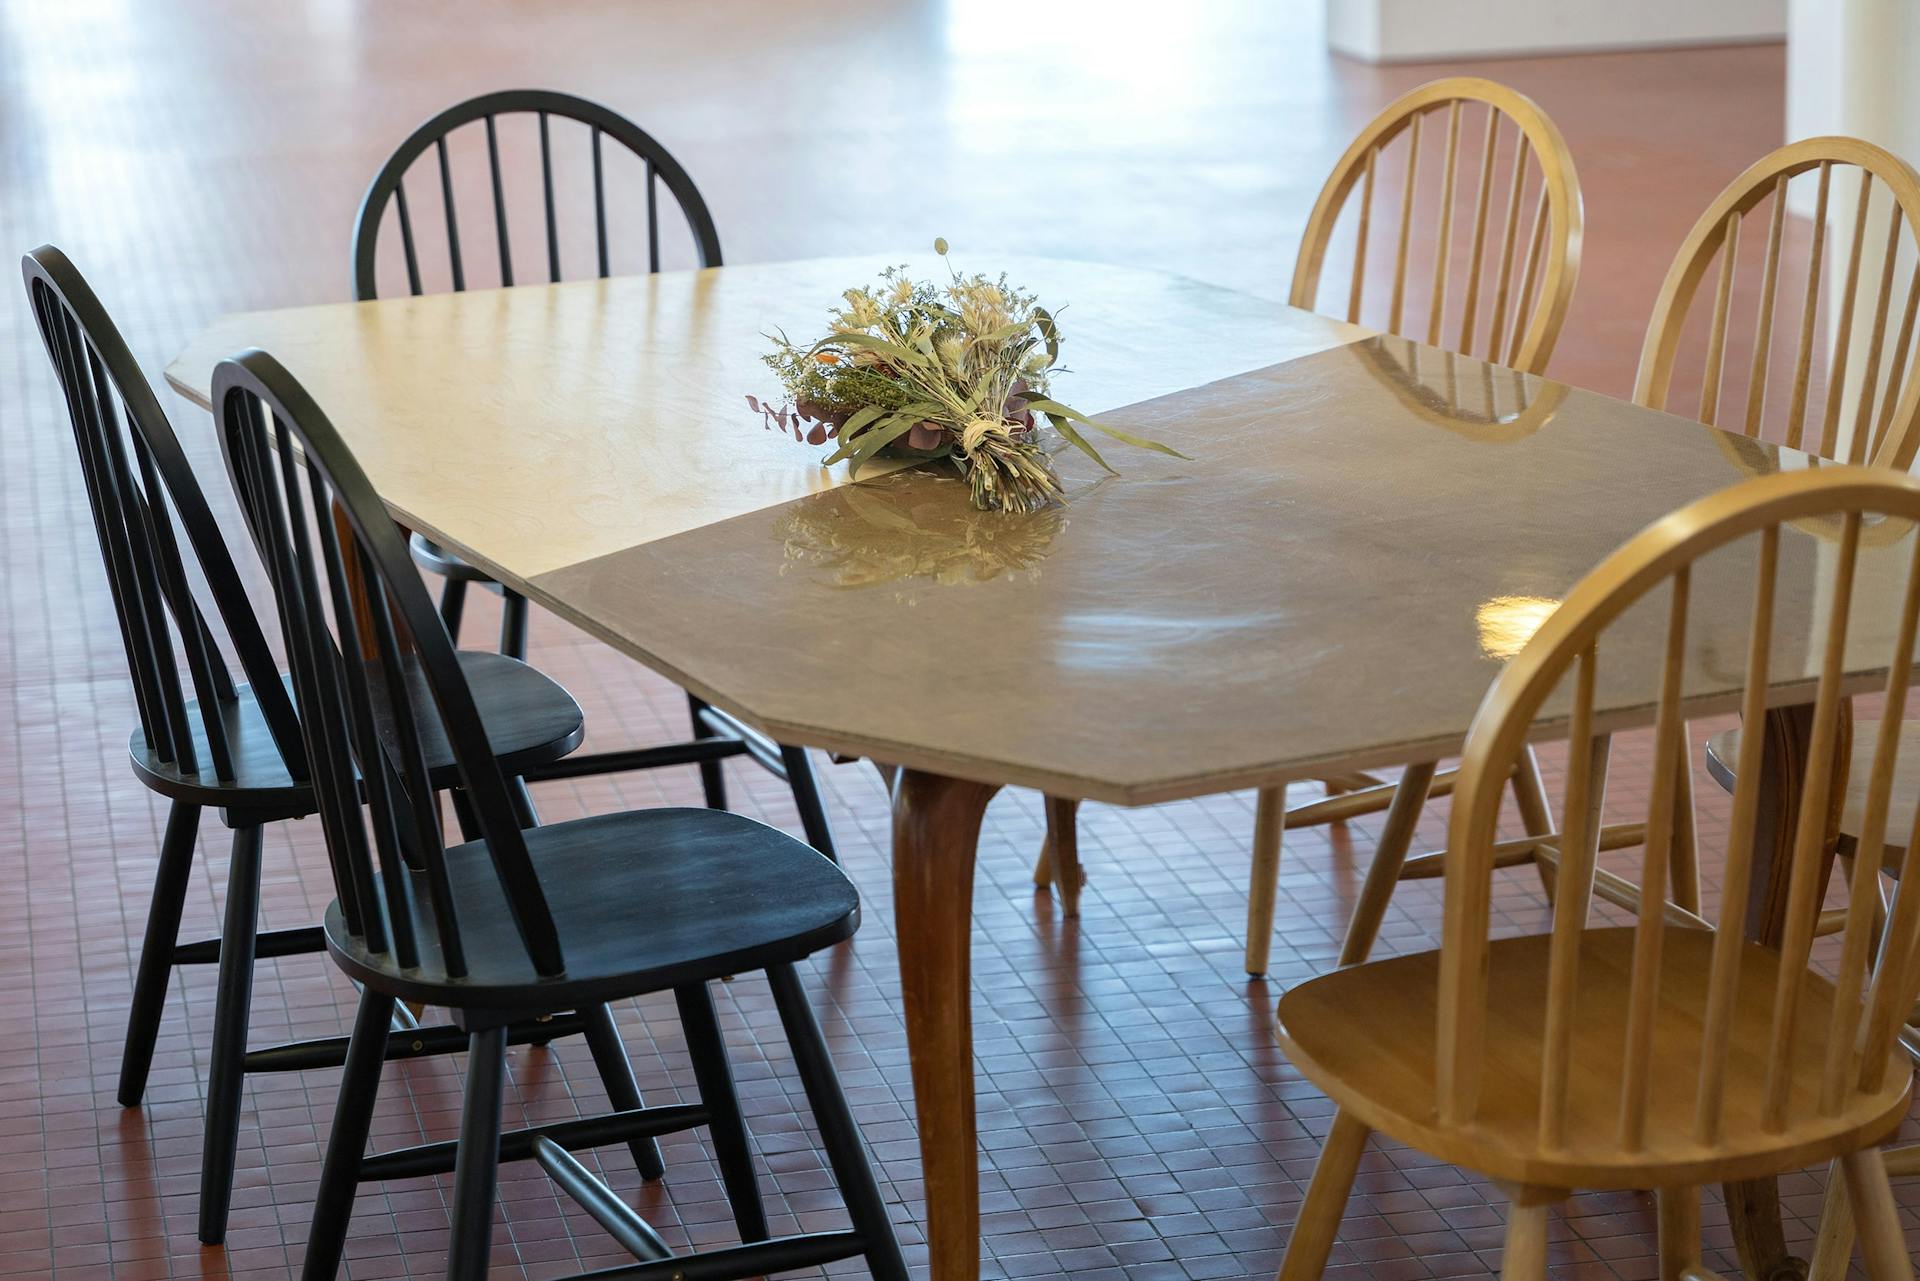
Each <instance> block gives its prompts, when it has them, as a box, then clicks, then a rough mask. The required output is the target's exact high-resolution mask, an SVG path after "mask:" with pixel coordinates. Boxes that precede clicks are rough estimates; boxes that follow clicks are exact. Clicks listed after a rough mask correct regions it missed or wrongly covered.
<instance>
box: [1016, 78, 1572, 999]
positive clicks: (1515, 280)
mask: <svg viewBox="0 0 1920 1281" xmlns="http://www.w3.org/2000/svg"><path fill="white" fill-rule="evenodd" d="M1463 139H1465V140H1466V146H1465V149H1464V150H1463V147H1462V141H1463ZM1463 159H1464V160H1465V165H1464V167H1463V163H1462V162H1463ZM1435 166H1438V167H1437V168H1435ZM1423 174H1426V175H1437V177H1438V182H1437V184H1433V189H1432V190H1428V189H1427V188H1426V187H1423V185H1422V175H1423ZM1463 179H1464V181H1463ZM1395 182H1397V183H1398V184H1399V186H1398V195H1397V198H1396V197H1395V196H1394V195H1393V194H1392V191H1391V188H1392V187H1393V184H1394V183H1395ZM1393 209H1397V213H1396V214H1393V216H1392V217H1391V219H1390V218H1389V213H1390V211H1391V210H1393ZM1349 211H1351V217H1350V218H1349V217H1346V215H1347V214H1348V212H1349ZM1583 228H1584V213H1583V207H1582V202H1581V196H1580V181H1579V178H1578V177H1577V175H1576V174H1575V172H1574V167H1573V157H1572V155H1571V154H1570V153H1569V152H1568V150H1567V145H1566V142H1565V140H1564V139H1562V138H1561V136H1560V131H1559V130H1558V129H1557V128H1555V127H1554V124H1553V122H1552V121H1551V120H1550V119H1548V118H1547V115H1546V113H1545V112H1543V111H1542V110H1541V109H1540V108H1539V106H1538V105H1537V104H1536V103H1534V102H1533V100H1532V99H1530V98H1528V97H1526V96H1525V95H1523V94H1520V93H1516V92H1515V91H1514V90H1512V89H1509V88H1508V87H1506V86H1505V85H1501V84H1497V83H1495V82H1494V81H1491V80H1482V79H1479V78H1476V77H1470V76H1459V77H1452V78H1449V79H1444V80H1436V81H1433V82H1432V83H1430V84H1425V85H1421V86H1420V87H1419V88H1417V89H1414V90H1412V91H1411V92H1409V93H1407V94H1405V95H1404V96H1402V97H1401V98H1400V99H1398V100H1397V101H1395V102H1394V103H1392V104H1391V105H1389V106H1388V107H1387V108H1386V109H1385V110H1384V111H1382V112H1381V113H1380V114H1379V115H1378V116H1376V117H1374V119H1373V121H1372V122H1371V123H1370V124H1368V125H1367V127H1366V128H1365V129H1363V130H1361V131H1360V134H1359V136H1357V137H1356V138H1355V139H1354V140H1353V143H1352V145H1350V146H1349V147H1348V148H1347V150H1346V153H1345V154H1344V155H1342V156H1341V157H1340V160H1339V161H1338V163H1336V164H1335V165H1334V169H1333V173H1332V174H1331V176H1329V177H1328V179H1327V182H1326V185H1325V186H1323V187H1322V188H1321V189H1320V196H1319V199H1318V200H1317V201H1316V202H1315V203H1314V207H1313V213H1312V215H1311V216H1310V217H1309V218H1308V220H1307V229H1306V233H1305V235H1304V236H1303V237H1302V239H1301V244H1300V252H1299V255H1298V257H1297V258H1296V260H1295V265H1294V272H1293V286H1292V292H1291V294H1290V295H1289V297H1288V301H1289V302H1291V303H1292V304H1293V305H1294V306H1296V307H1302V308H1305V309H1307V310H1310V311H1333V312H1335V313H1337V314H1340V315H1342V316H1344V317H1345V319H1346V320H1347V321H1349V322H1350V323H1354V324H1366V325H1373V326H1376V327H1379V328H1382V329H1384V330H1386V331H1387V332H1389V333H1393V334H1396V335H1401V336H1404V337H1408V338H1412V339H1415V340H1417V341H1420V342H1424V343H1426V344H1427V345H1428V346H1433V347H1439V348H1442V349H1444V350H1447V351H1452V352H1457V353H1460V354H1462V355H1482V356H1484V357H1485V358H1486V359H1487V360H1488V361H1491V362H1493V363H1495V364H1502V365H1506V366H1509V367H1511V368H1514V369H1519V370H1522V371H1524V372H1527V373H1534V374H1538V373H1542V372H1544V371H1545V369H1546V365H1547V360H1548V358H1549V357H1550V356H1551V355H1552V354H1553V348H1554V345H1555V343H1557V342H1558V341H1559V337H1560V330H1561V327H1562V325H1563V324H1564V323H1565V321H1566V316H1567V308H1568V306H1569V305H1570V303H1571V302H1572V299H1573V287H1574V282H1575V280H1576V279H1577V277H1578V275H1579V270H1580V249H1581V237H1582V232H1583ZM1429 237H1430V238H1431V239H1430V241H1429ZM1462 241H1464V242H1465V243H1464V244H1463V243H1461V242H1462ZM1337 245H1338V246H1343V247H1348V249H1349V255H1350V256H1349V257H1348V258H1347V259H1346V260H1345V261H1344V264H1343V265H1345V266H1346V271H1345V274H1344V276H1342V277H1340V280H1339V281H1335V282H1333V283H1336V284H1341V286H1342V287H1341V288H1340V289H1339V290H1338V291H1337V292H1338V296H1337V297H1332V298H1328V297H1325V296H1324V295H1325V293H1326V290H1325V286H1326V285H1327V284H1328V283H1329V282H1330V281H1331V280H1332V268H1333V266H1334V265H1335V263H1336V262H1338V261H1340V260H1339V259H1338V258H1337V256H1335V255H1334V253H1333V251H1334V249H1335V247H1336V246H1337ZM1422 252H1426V253H1428V254H1430V261H1429V262H1426V263H1423V262H1422V261H1421V254H1422ZM1389 255H1391V257H1390V259H1389V257H1388V256H1389ZM1387 261H1391V264H1392V270H1391V272H1390V273H1388V272H1385V271H1379V270H1375V271H1374V273H1373V274H1372V275H1370V274H1369V269H1370V267H1371V266H1372V264H1374V263H1376V262H1387ZM1370 286H1371V290H1370ZM1421 291H1424V293H1422V292H1421ZM1382 295H1384V297H1382ZM1323 304H1325V305H1323ZM1323 782H1324V783H1325V785H1326V788H1327V791H1328V796H1327V797H1326V798H1325V799H1322V800H1318V801H1313V802H1310V803H1307V804H1303V805H1298V806H1295V807H1294V808H1293V809H1290V810H1289V809H1288V808H1287V805H1286V790H1285V789H1284V788H1264V789H1262V790H1261V792H1260V794H1259V798H1258V802H1257V811H1256V816H1255V820H1254V838H1253V876H1252V885H1251V889H1250V891H1249V893H1248V899H1247V953H1246V968H1247V972H1248V973H1249V974H1253V975H1259V974H1264V973H1265V972H1266V968H1267V958H1268V954H1269V949H1270V946H1271V943H1272V938H1273V915H1274V903H1275V898H1276V895H1277V892H1278V884H1279V876H1280V845H1281V833H1282V831H1283V830H1284V829H1292V828H1301V827H1312V826H1318V825H1321V824H1326V823H1335V822H1344V821H1345V820H1347V819H1350V818H1357V817H1359V816H1361V815H1364V814H1373V813H1378V812H1379V811H1381V810H1388V812H1389V813H1388V818H1387V822H1386V827H1385V830H1384V831H1383V833H1382V835H1381V841H1380V850H1381V852H1382V855H1383V856H1384V859H1385V864H1386V865H1389V866H1396V867H1397V866H1399V865H1401V864H1408V865H1410V866H1412V867H1414V868H1415V869H1424V868H1426V867H1427V866H1428V865H1429V864H1430V863H1431V862H1432V860H1427V861H1426V862H1423V861H1422V860H1421V858H1420V857H1418V856H1416V857H1415V858H1413V859H1411V860H1409V859H1408V858H1407V850H1408V846H1409V845H1410V843H1411V841H1412V838H1413V832H1414V827H1415V825H1416V824H1417V823H1418V822H1419V819H1420V812H1421V809H1422V807H1423V805H1424V803H1425V801H1426V798H1427V796H1428V795H1435V796H1439V795H1444V794H1446V792H1447V791H1449V790H1450V789H1451V787H1452V783H1453V771H1452V770H1437V769H1436V767H1435V766H1434V765H1433V764H1432V763H1417V764H1414V765H1412V766H1410V767H1409V768H1408V770H1407V772H1406V774H1405V775H1404V776H1403V777H1402V779H1400V780H1398V781H1394V782H1389V781H1386V780H1383V779H1380V778H1378V777H1375V776H1374V775H1371V774H1351V775H1347V776H1344V777H1340V778H1331V779H1325V780H1323ZM1514 796H1515V801H1516V803H1517V804H1518V806H1519V808H1520V812H1521V815H1522V817H1523V819H1524V820H1525V821H1526V825H1527V830H1528V831H1529V832H1530V833H1532V834H1534V835H1545V834H1547V833H1548V832H1549V831H1550V827H1551V825H1550V823H1549V822H1548V819H1547V802H1546V797H1545V794H1544V792H1542V790H1541V788H1540V784H1539V777H1538V772H1537V770H1535V769H1534V767H1533V765H1532V763H1531V762H1530V761H1528V762H1525V763H1523V764H1522V766H1521V767H1520V769H1519V771H1518V772H1517V773H1516V774H1515V778H1514ZM1077 806H1078V802H1075V801H1070V800H1063V799H1060V798H1057V797H1049V798H1048V799H1047V842H1046V844H1045V846H1044V847H1043V848H1042V850H1041V853H1040V859H1039V862H1038V864H1037V865H1036V866H1035V869H1034V881H1035V883H1036V884H1037V885H1041V886H1046V885H1053V884H1058V885H1059V887H1060V891H1061V899H1062V904H1063V908H1064V910H1065V912H1066V913H1067V915H1069V916H1071V915H1075V914H1077V912H1078V901H1079V891H1080V884H1081V880H1082V876H1081V873H1080V869H1079V856H1078V836H1077V832H1076V830H1075V812H1076V809H1077ZM1416 874H1417V871H1416ZM1391 883H1392V880H1391V879H1389V880H1388V881H1387V882H1385V884H1387V885H1388V886H1390V885H1391ZM1383 892H1384V891H1383ZM1370 943H1371V938H1370V937H1369V938H1368V939H1367V940H1366V944H1370ZM1348 950H1349V952H1352V953H1353V956H1352V958H1351V959H1358V958H1359V957H1362V956H1364V955H1365V944H1363V945H1360V946H1359V947H1358V949H1357V950H1356V949H1354V948H1349V949H1348Z"/></svg>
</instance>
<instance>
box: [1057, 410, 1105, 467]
mask: <svg viewBox="0 0 1920 1281" xmlns="http://www.w3.org/2000/svg"><path fill="white" fill-rule="evenodd" d="M1041 412H1043V413H1045V412H1046V411H1044V410H1042V411H1041ZM1047 421H1048V422H1050V423H1052V424H1053V426H1054V430H1056V431H1058V432H1059V433H1060V434H1061V435H1062V436H1065V437H1066V438H1067V441H1068V443H1069V444H1071V445H1073V446H1074V447H1075V448H1076V449H1078V450H1079V451H1080V452H1081V453H1083V454H1085V455H1086V456H1087V457H1089V458H1091V459H1093V461H1094V462H1096V463H1099V464H1100V466H1101V467H1102V468H1104V469H1105V470H1106V471H1107V473H1108V474H1109V475H1113V476H1118V475H1119V474H1120V473H1119V472H1117V471H1114V470H1113V468H1112V466H1111V465H1109V464H1108V462H1107V460H1106V459H1104V458H1102V457H1101V456H1100V451H1099V450H1097V449H1095V448H1094V447H1093V446H1092V445H1091V444H1089V443H1087V438H1086V437H1085V436H1082V435H1081V434H1080V433H1079V432H1077V431H1075V430H1074V427H1073V424H1072V423H1070V422H1068V421H1067V420H1066V419H1065V418H1062V417H1061V416H1060V415H1059V414H1047Z"/></svg>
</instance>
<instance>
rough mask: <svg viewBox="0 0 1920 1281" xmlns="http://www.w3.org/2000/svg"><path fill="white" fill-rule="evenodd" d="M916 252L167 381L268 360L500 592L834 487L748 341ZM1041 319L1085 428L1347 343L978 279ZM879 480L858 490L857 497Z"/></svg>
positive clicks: (266, 332) (188, 367)
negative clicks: (770, 417) (1034, 304)
mask: <svg viewBox="0 0 1920 1281" xmlns="http://www.w3.org/2000/svg"><path fill="white" fill-rule="evenodd" d="M906 262H912V263H913V264H914V265H915V266H916V268H917V274H919V275H921V276H923V277H924V276H928V275H934V274H938V273H939V272H941V271H943V270H944V268H943V267H942V265H941V263H940V261H939V260H938V259H937V258H935V257H934V255H933V254H932V253H930V252H922V253H919V254H917V255H915V254H908V253H900V254H891V255H880V256H875V257H871V258H826V259H811V260H808V261H804V262H794V263H773V264H765V265H749V266H739V267H722V268H716V269H713V270H709V271H681V272H663V273H660V274H658V275H653V276H626V277H616V278H613V279H610V280H586V281H579V282H575V283H569V284H561V285H541V286H533V287H528V286H523V287H521V288H517V289H480V290H471V291H468V292H466V293H457V294H456V293H443V294H430V295H427V296H425V297H420V298H407V297H401V298H393V299H382V300H380V301H378V302H370V303H339V304H333V305H327V306H318V307H300V308H293V309H288V310H281V311H271V312H252V313H242V314H239V315H233V316H227V317H224V318H222V319H221V320H219V321H217V322H216V323H215V324H213V325H212V326H211V327H209V328H208V329H206V330H205V331H204V332H202V333H201V334H200V335H199V336H198V337H196V338H195V339H194V341H193V342H192V344H191V345H190V346H189V347H188V348H187V349H186V350H185V351H184V352H182V353H181V354H180V356H179V357H178V358H177V359H176V360H175V361H174V362H173V363H172V364H171V365H170V366H169V367H168V369H167V378H168V381H169V382H171V383H172V384H173V385H174V386H175V387H176V388H178V389H179V390H180V392H181V393H182V394H183V395H185V396H187V397H188V398H190V399H192V400H194V401H196V402H197V403H199V404H201V405H205V404H206V402H207V394H208V389H209V388H210V387H211V385H212V379H213V367H214V365H215V364H216V363H218V362H219V360H220V359H221V358H222V357H224V356H227V355H230V354H232V353H233V352H235V351H239V350H242V349H244V348H247V347H261V348H264V349H266V350H268V351H270V352H272V353H273V354H274V355H275V356H276V357H278V358H279V359H280V361H281V363H282V364H284V365H286V367H287V368H288V369H290V370H291V371H292V372H293V373H294V375H295V376H296V377H298V378H299V379H300V380H301V382H303V383H304V384H305V385H306V387H307V390H308V391H310V392H312V393H313V396H314V399H315V400H317V401H318V402H319V403H320V405H321V406H322V407H324V408H325V409H326V411H327V413H328V415H329V416H330V417H331V418H332V419H333V422H334V425H335V426H336V427H338V428H339V429H340V431H341V433H342V434H343V435H344V436H345V437H346V440H347V442H348V444H350V445H351V446H352V447H353V449H354V452H355V454H356V455H357V456H358V457H359V459H360V462H361V464H362V465H363V466H364V467H365V468H366V469H367V474H368V475H369V476H370V477H372V479H373V482H374V484H376V485H377V486H379V488H380V492H381V493H382V494H383V495H384V496H385V497H386V498H387V501H388V503H389V504H390V505H391V506H392V507H393V509H394V512H395V513H396V514H397V515H398V516H399V517H400V518H401V519H402V520H403V521H404V522H405V523H406V524H408V525H409V526H411V527H412V528H415V529H418V530H421V531H422V532H424V533H428V534H431V535H433V536H435V537H436V538H437V539H439V540H441V541H444V542H446V543H448V544H450V545H452V546H455V547H458V548H459V549H460V551H461V554H462V555H463V556H465V557H466V558H467V559H469V560H472V561H474V562H475V563H477V564H480V565H483V566H485V567H486V568H488V569H489V570H491V571H494V572H495V573H496V575H497V576H498V577H499V578H500V579H501V580H502V581H505V582H509V583H513V584H515V585H521V584H527V583H529V582H530V580H532V579H533V578H534V577H536V576H537V575H540V574H544V573H547V572H550V571H553V570H556V569H560V568H563V567H565V566H568V565H574V564H578V563H580V562H582V561H586V560H590V559H592V558H593V557H595V556H600V555H604V554H606V553H609V552H615V551H621V550H624V549H626V548H629V547H633V546H635V545H638V544H643V543H647V542H651V541H653V540H655V539H658V538H662V537H665V536H667V535H670V534H676V533H681V532H684V531H687V530H692V529H697V528H700V527H702V526H705V525H710V524H713V523H714V522H716V521H719V520H724V519H725V518H727V517H729V516H737V515H740V514H743V513H746V512H752V511H759V510H762V509H765V508H767V507H771V506H774V505H776V504H778V503H781V502H784V501H786V500H789V499H794V498H800V497H803V496H805V495H808V494H813V493H818V492H821V491H823V490H828V489H832V488H834V487H836V486H839V485H842V484H845V483H846V481H847V479H848V477H847V473H846V469H845V468H844V467H836V468H833V469H828V468H824V467H821V466H819V461H820V459H821V458H822V457H824V456H825V455H826V454H827V453H828V452H830V451H829V450H828V449H821V448H815V447H809V446H806V445H804V444H801V443H799V442H796V441H795V440H793V439H792V438H791V437H789V436H785V435H782V434H781V433H780V432H778V431H775V430H772V429H770V428H768V427H767V426H766V424H765V422H764V420H763V419H762V417H761V415H759V414H757V413H755V412H753V411H752V409H750V408H749V406H748V404H747V399H746V398H747V397H748V396H749V395H752V396H756V397H758V398H761V399H769V398H772V399H776V400H777V399H778V397H779V384H778V383H777V382H776V381H775V379H774V376H773V373H772V371H770V370H769V369H768V368H767V367H766V365H765V364H764V363H763V362H762V360H761V357H762V356H763V355H764V354H765V353H766V352H767V351H768V350H770V348H771V346H772V343H771V342H770V341H769V339H768V338H767V336H766V335H768V334H770V333H773V332H775V331H778V330H784V331H786V332H788V333H790V334H792V335H794V336H795V337H796V338H799V337H802V336H804V335H810V334H820V333H824V332H825V330H826V322H827V315H828V312H829V310H830V309H831V308H833V307H835V306H837V305H838V304H839V302H840V294H841V291H842V290H844V289H847V288H849V287H850V286H853V285H857V284H864V283H867V282H869V281H871V280H872V279H874V277H875V276H876V275H877V274H878V273H879V271H880V270H881V269H882V268H884V267H886V266H887V265H889V264H899V263H906ZM992 266H993V268H994V270H995V271H996V272H999V271H1005V272H1006V273H1007V274H1008V275H1009V276H1010V277H1011V278H1012V279H1013V280H1014V281H1015V282H1017V283H1019V284H1022V285H1024V286H1026V287H1027V288H1030V289H1032V290H1034V291H1036V292H1037V293H1038V294H1039V295H1040V298H1041V300H1042V302H1043V303H1045V304H1047V305H1049V306H1052V307H1054V308H1055V309H1059V310H1061V312H1062V314H1061V317H1060V323H1061V327H1062V329H1063V331H1064V333H1065V338H1066V341H1065V344H1064V346H1063V348H1062V357H1063V359H1064V360H1065V362H1066V363H1067V364H1068V365H1070V366H1072V369H1073V372H1072V373H1069V374H1065V375H1062V376H1061V377H1060V378H1059V379H1058V380H1057V382H1056V385H1055V391H1056V394H1058V395H1060V396H1061V397H1063V398H1065V399H1066V400H1067V403H1069V404H1071V405H1073V406H1074V407H1075V408H1078V409H1082V410H1085V411H1088V412H1092V411H1095V410H1101V409H1112V408H1115V407H1116V406H1120V405H1125V404H1130V403H1132V402H1134V401H1139V400H1146V399H1148V398H1150V397H1153V396H1159V395H1164V394H1166V393H1168V392H1172V391H1178V390H1180V389H1181V388H1183V387H1190V386H1193V385H1195V384H1197V383H1203V382H1208V381H1211V380H1212V379H1215V378H1220V377H1224V376H1226V375H1228V374H1234V373H1239V372H1241V371H1242V370H1246V369H1252V368H1255V367H1257V366H1260V365H1265V364H1269V363H1271V362H1272V361H1274V360H1277V359H1286V358H1288V357H1291V356H1299V355H1305V354H1307V353H1309V352H1313V351H1320V350H1323V349H1325V348H1327V347H1331V346H1335V345H1338V344H1340V343H1342V342H1346V341H1349V340H1350V339H1352V338H1354V337H1356V336H1358V335H1360V334H1361V333H1363V332H1364V331H1362V330H1359V329H1356V328H1355V327H1353V326H1351V325H1346V324H1342V323H1340V322H1337V321H1332V320H1328V319H1326V318H1325V317H1322V316H1316V315H1312V314H1310V313H1307V312H1302V311H1296V310H1294V309H1292V308H1288V307H1284V306H1281V305H1279V304H1277V303H1271V302H1266V301H1264V300H1262V299H1259V298H1254V297H1250V296H1248V295H1246V294H1241V293H1237V292H1234V291H1231V290H1226V289H1220V288H1217V287H1215V286H1211V285H1203V284H1200V283H1198V282H1196V281H1192V280H1187V279H1184V278H1182V277H1178V276H1169V275H1165V274H1162V273H1158V272H1149V271H1137V270H1130V269H1126V268H1119V267H1106V266H1097V265H1094V264H1089V263H1074V262H1064V261H1059V260H1052V259H1036V258H1019V257H996V258H995V259H994V261H993V264H992ZM885 470H886V465H885V464H882V465H880V466H877V467H874V468H870V469H868V470H865V471H863V472H862V477H863V478H865V477H870V476H873V475H878V474H880V473H882V472H884V471H885Z"/></svg>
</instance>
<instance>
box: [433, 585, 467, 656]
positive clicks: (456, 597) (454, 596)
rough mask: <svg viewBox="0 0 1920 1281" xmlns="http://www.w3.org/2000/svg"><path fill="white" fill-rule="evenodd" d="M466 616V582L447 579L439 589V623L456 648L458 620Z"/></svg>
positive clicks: (457, 642)
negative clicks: (444, 584) (445, 583)
mask: <svg viewBox="0 0 1920 1281" xmlns="http://www.w3.org/2000/svg"><path fill="white" fill-rule="evenodd" d="M466 615H467V580H466V579H464V578H449V579H448V580H447V585H446V586H445V587H442V588H441V589H440V623H441V626H443V627H445V628H446V629H447V636H448V637H449V638H450V639H451V640H452V641H453V643H454V645H455V647H456V648H457V647H458V646H459V644H460V620H461V619H463V618H465V617H466Z"/></svg>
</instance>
